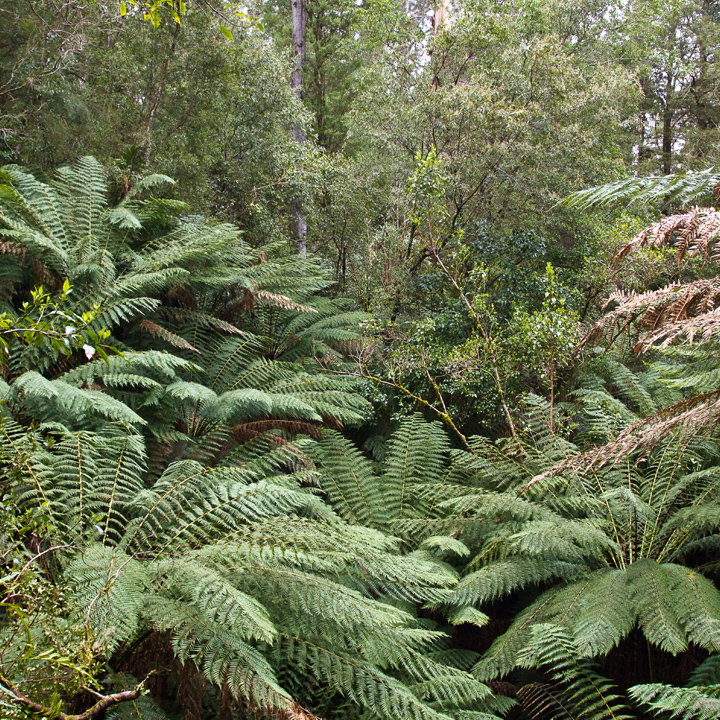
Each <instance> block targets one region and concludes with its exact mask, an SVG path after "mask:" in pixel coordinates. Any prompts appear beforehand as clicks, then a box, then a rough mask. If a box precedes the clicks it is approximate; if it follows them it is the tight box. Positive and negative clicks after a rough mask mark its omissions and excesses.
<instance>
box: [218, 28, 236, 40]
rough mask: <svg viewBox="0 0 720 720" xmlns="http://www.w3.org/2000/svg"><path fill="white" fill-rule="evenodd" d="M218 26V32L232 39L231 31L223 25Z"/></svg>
mask: <svg viewBox="0 0 720 720" xmlns="http://www.w3.org/2000/svg"><path fill="white" fill-rule="evenodd" d="M218 27H219V28H220V32H221V33H222V34H223V35H224V36H225V37H226V38H227V39H228V40H232V39H233V36H232V33H231V32H230V31H229V30H228V29H227V28H226V27H225V26H224V25H218Z"/></svg>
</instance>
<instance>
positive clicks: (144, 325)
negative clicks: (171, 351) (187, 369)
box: [140, 319, 200, 352]
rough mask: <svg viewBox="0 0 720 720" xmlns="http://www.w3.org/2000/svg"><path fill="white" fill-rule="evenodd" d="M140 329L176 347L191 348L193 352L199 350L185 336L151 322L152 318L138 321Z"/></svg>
mask: <svg viewBox="0 0 720 720" xmlns="http://www.w3.org/2000/svg"><path fill="white" fill-rule="evenodd" d="M140 329H141V330H144V331H146V332H149V333H150V334H151V335H155V336H156V337H161V338H162V339H163V340H165V341H167V342H169V343H170V344H171V345H173V346H174V347H176V348H180V349H181V350H192V351H193V352H200V351H199V350H198V349H197V348H195V347H193V346H192V345H191V344H190V343H189V342H188V341H187V340H186V339H185V338H183V337H180V335H176V334H175V333H174V332H170V330H167V329H166V328H164V327H162V326H161V325H158V324H157V323H154V322H152V320H147V319H146V320H143V321H142V322H141V323H140Z"/></svg>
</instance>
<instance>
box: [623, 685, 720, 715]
mask: <svg viewBox="0 0 720 720" xmlns="http://www.w3.org/2000/svg"><path fill="white" fill-rule="evenodd" d="M710 689H711V688H703V687H702V686H698V687H692V688H679V687H672V686H670V685H661V684H659V683H653V684H650V685H635V686H633V687H631V688H630V689H629V690H628V693H629V695H630V697H631V698H632V699H633V700H635V702H638V703H642V704H643V705H647V706H649V707H650V708H651V709H652V710H653V711H654V712H655V713H657V714H658V715H660V717H667V716H669V717H673V718H680V719H681V720H713V719H714V718H717V717H718V716H719V715H720V693H717V686H715V688H712V690H714V691H715V693H716V694H714V695H713V696H709V695H708V694H706V692H705V691H706V690H710Z"/></svg>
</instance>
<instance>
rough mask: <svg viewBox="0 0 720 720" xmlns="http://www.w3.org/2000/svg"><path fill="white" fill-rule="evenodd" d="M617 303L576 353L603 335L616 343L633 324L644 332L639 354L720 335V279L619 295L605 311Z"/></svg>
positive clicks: (640, 339) (597, 323)
mask: <svg viewBox="0 0 720 720" xmlns="http://www.w3.org/2000/svg"><path fill="white" fill-rule="evenodd" d="M613 303H618V304H617V307H615V308H614V309H613V310H611V311H610V312H608V313H607V314H605V315H604V316H603V317H602V318H600V320H598V321H597V322H596V323H595V325H594V326H593V327H592V328H591V329H590V331H589V332H588V333H587V334H586V335H585V337H584V338H583V339H582V341H581V342H580V344H579V346H578V347H577V349H576V351H575V353H577V352H578V351H580V350H582V349H583V348H584V347H585V346H587V345H589V344H591V343H593V342H596V341H597V340H599V339H600V338H601V337H603V336H605V337H607V338H608V339H609V340H610V341H612V340H613V339H614V338H615V337H617V335H619V334H621V333H622V332H624V331H626V330H627V329H628V328H629V327H630V326H631V325H633V323H634V324H635V329H636V330H638V331H639V333H640V335H639V337H638V339H637V341H636V343H635V346H634V350H635V352H637V353H640V352H644V351H645V350H648V349H649V348H652V347H660V348H665V347H667V346H668V345H670V343H672V342H675V341H676V340H679V339H684V340H685V341H686V342H689V343H692V342H693V340H694V339H695V338H696V337H698V338H700V339H701V340H710V339H711V338H712V337H713V336H715V335H717V334H718V332H720V312H718V311H719V310H720V277H718V278H712V279H710V280H696V281H695V282H691V283H684V284H681V283H672V284H670V285H666V286H665V287H664V288H660V289H659V290H650V291H648V292H644V293H627V292H616V293H613V294H612V295H611V296H610V297H609V298H608V300H607V302H606V303H605V306H604V308H603V309H607V308H608V307H609V306H610V305H612V304H613Z"/></svg>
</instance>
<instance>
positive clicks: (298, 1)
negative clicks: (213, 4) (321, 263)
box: [290, 0, 307, 255]
mask: <svg viewBox="0 0 720 720" xmlns="http://www.w3.org/2000/svg"><path fill="white" fill-rule="evenodd" d="M306 23H307V18H306V15H305V0H292V26H293V33H292V42H293V57H294V60H295V63H294V67H293V72H292V78H291V80H290V86H291V87H292V89H293V91H294V92H295V94H296V95H297V96H298V98H299V99H300V100H302V99H303V97H304V95H305V93H304V92H303V76H302V73H303V63H304V62H305V27H306ZM292 135H293V137H294V138H295V140H296V141H297V142H298V143H300V144H303V143H304V142H305V140H306V138H305V133H304V132H303V131H302V129H301V128H300V126H299V125H295V126H294V127H293V129H292ZM290 212H291V215H292V226H293V234H294V235H295V242H296V243H297V246H298V252H299V253H300V254H301V255H304V254H305V252H306V245H305V237H306V236H307V221H306V220H305V212H304V211H303V207H302V200H301V199H300V198H299V197H294V198H293V199H292V202H291V203H290Z"/></svg>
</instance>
